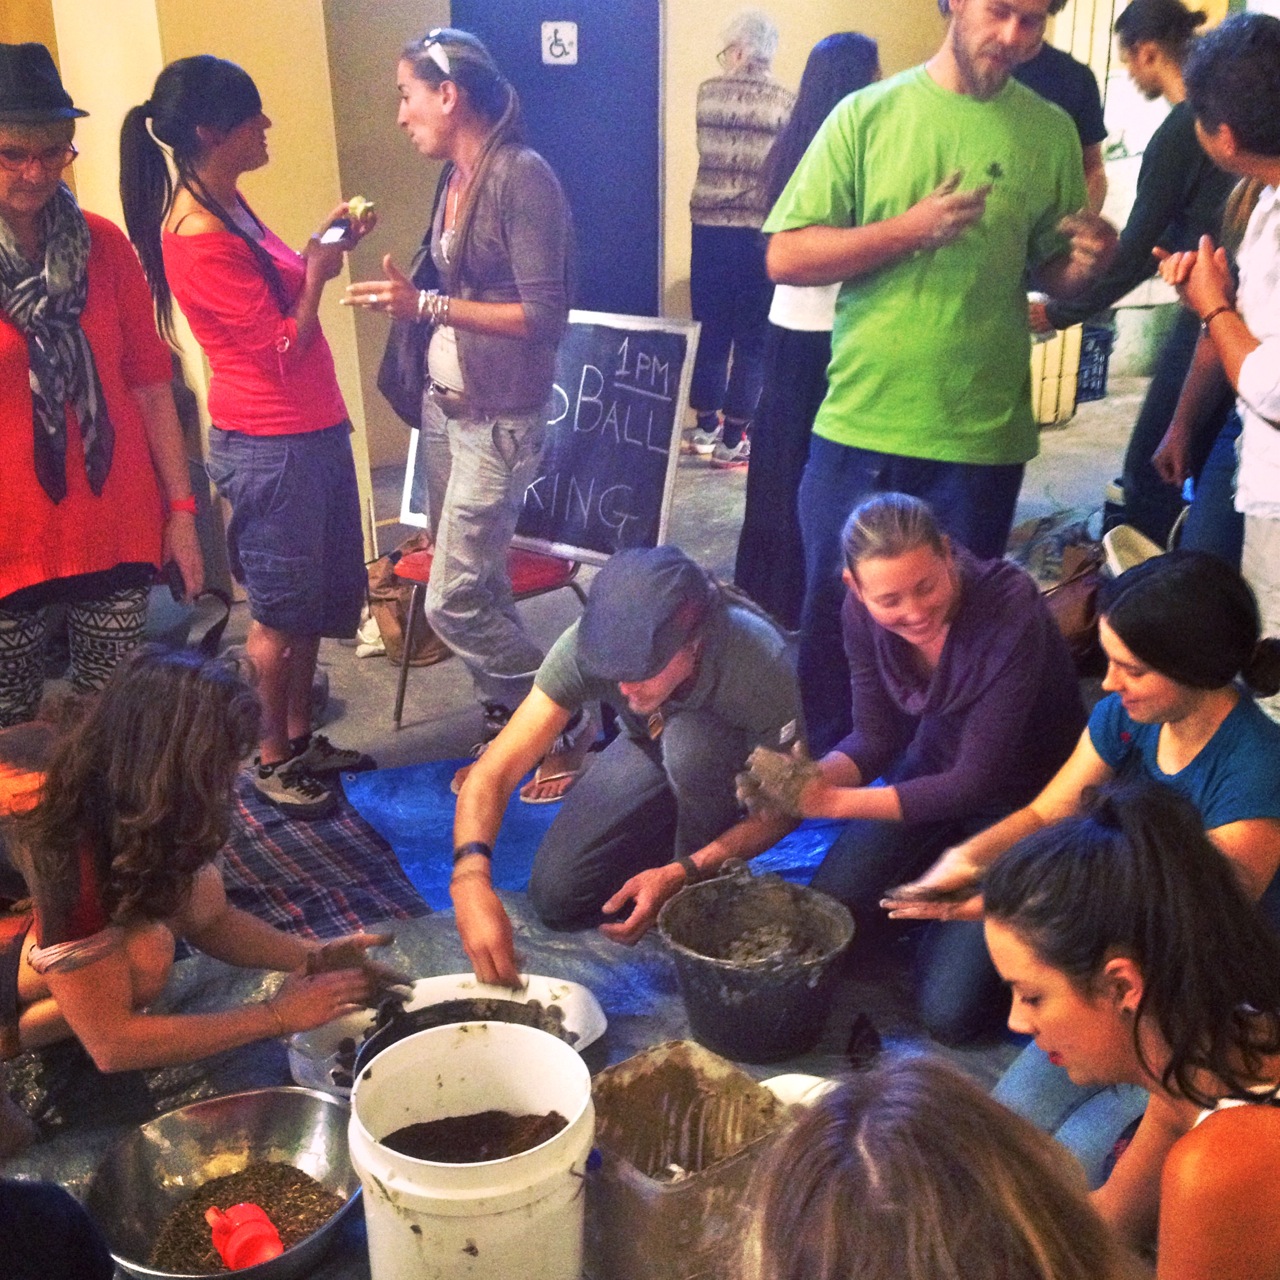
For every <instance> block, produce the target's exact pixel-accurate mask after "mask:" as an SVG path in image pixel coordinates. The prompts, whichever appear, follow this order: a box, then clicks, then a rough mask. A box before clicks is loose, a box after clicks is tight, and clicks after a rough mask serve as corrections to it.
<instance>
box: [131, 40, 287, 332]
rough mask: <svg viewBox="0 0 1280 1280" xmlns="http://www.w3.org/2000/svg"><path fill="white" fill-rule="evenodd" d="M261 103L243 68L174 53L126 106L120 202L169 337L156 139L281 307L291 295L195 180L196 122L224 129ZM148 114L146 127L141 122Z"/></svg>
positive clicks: (165, 193) (161, 160)
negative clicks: (249, 257) (142, 96)
mask: <svg viewBox="0 0 1280 1280" xmlns="http://www.w3.org/2000/svg"><path fill="white" fill-rule="evenodd" d="M261 110H262V99H261V97H259V95H258V89H257V86H256V85H255V84H254V83H253V80H252V79H251V78H250V77H249V74H248V72H246V71H244V70H243V69H242V68H241V67H238V66H236V64H235V63H234V62H227V61H226V60H225V59H223V58H215V57H213V56H212V55H210V54H199V55H197V56H195V57H192V58H179V59H178V60H177V61H176V62H171V63H170V64H169V65H168V66H167V67H165V69H164V70H163V71H162V72H161V73H160V75H159V76H158V77H157V79H156V83H155V87H154V89H153V90H152V92H151V98H150V101H148V102H144V103H142V104H141V105H140V106H136V107H132V108H130V110H129V112H128V114H127V115H126V116H125V118H124V125H123V126H122V127H121V130H120V203H121V204H122V205H123V206H124V222H125V226H126V227H127V228H128V230H129V238H130V239H131V240H132V241H133V243H134V247H135V248H136V249H137V251H138V257H139V258H140V259H141V261H142V269H143V271H144V272H146V276H147V283H148V284H149V285H150V286H151V296H152V298H153V299H154V300H155V305H156V316H157V318H158V320H159V323H160V329H161V332H163V333H164V335H165V336H166V337H167V338H169V339H170V341H172V340H173V336H174V332H173V295H172V293H171V292H170V290H169V281H168V279H167V278H166V277H165V273H164V257H163V254H162V252H161V237H160V231H161V227H162V226H163V225H164V219H165V215H166V214H167V213H168V211H169V206H170V205H171V204H172V203H173V196H174V183H173V175H172V174H171V173H170V171H169V164H168V161H167V160H166V158H165V154H164V151H163V150H162V149H161V147H160V146H159V145H158V144H157V141H156V140H157V139H159V141H160V142H162V143H164V144H165V146H167V147H168V148H169V149H170V151H171V152H172V155H173V166H174V169H175V170H176V171H177V177H178V185H179V186H181V187H185V188H186V189H187V190H188V191H190V192H191V194H192V196H194V197H195V199H196V201H197V202H198V203H199V204H200V205H201V206H203V207H204V208H205V209H207V210H208V211H209V212H210V213H211V214H213V216H214V217H215V218H217V219H218V220H219V221H220V222H221V223H222V224H223V225H224V226H225V227H226V229H227V230H228V231H229V232H231V234H232V235H234V236H238V237H239V238H240V239H241V240H243V241H244V243H245V244H246V245H248V247H249V252H250V253H252V254H253V258H254V261H255V262H256V263H257V265H258V269H259V270H260V271H261V272H262V277H263V279H264V280H265V281H266V283H267V288H268V289H270V291H271V296H272V298H273V299H274V300H275V303H276V305H277V306H278V307H279V308H280V311H281V313H282V314H284V313H286V312H287V311H288V310H289V307H290V305H291V301H290V298H289V296H288V293H287V291H286V289H285V286H284V281H283V280H282V279H281V278H280V272H279V271H278V270H277V269H276V265H275V263H274V262H273V261H272V260H271V255H270V254H268V253H267V251H266V250H265V249H264V248H263V247H262V245H261V244H259V243H258V242H257V241H256V240H255V239H253V237H252V236H250V235H249V234H248V233H247V232H245V231H244V229H243V228H242V227H240V226H239V225H238V224H237V222H236V221H235V219H234V218H232V216H231V214H230V212H229V211H228V210H226V209H224V208H223V207H222V205H221V203H220V202H219V201H218V200H216V199H215V198H214V197H213V195H212V194H211V193H210V192H209V191H208V189H207V188H206V187H205V185H204V183H203V182H201V181H200V177H199V175H198V174H197V173H196V167H195V165H196V159H197V157H198V156H199V154H200V151H201V142H200V138H199V135H198V134H197V132H196V130H197V129H198V128H200V127H201V126H205V127H206V128H212V129H218V130H220V131H222V132H224V133H225V132H229V131H230V130H231V129H234V128H235V127H236V126H237V125H239V124H243V123H244V121H246V120H249V119H251V118H252V117H253V116H256V115H258V114H259V112H261ZM148 120H150V121H151V127H150V128H149V129H148V127H147V121H148Z"/></svg>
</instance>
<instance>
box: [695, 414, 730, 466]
mask: <svg viewBox="0 0 1280 1280" xmlns="http://www.w3.org/2000/svg"><path fill="white" fill-rule="evenodd" d="M723 430H724V428H723V427H722V426H721V425H720V424H719V423H716V429H715V430H714V431H703V430H702V428H701V427H694V429H693V434H692V435H691V436H690V437H689V442H690V444H691V445H692V447H693V452H694V453H696V454H697V455H698V457H700V458H705V457H707V456H709V455H710V454H711V453H712V452H713V451H714V449H715V447H716V445H718V444H719V443H720V433H721V432H722V431H723Z"/></svg>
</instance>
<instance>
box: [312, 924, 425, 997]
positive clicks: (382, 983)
mask: <svg viewBox="0 0 1280 1280" xmlns="http://www.w3.org/2000/svg"><path fill="white" fill-rule="evenodd" d="M395 940H396V937H395V934H394V933H353V934H351V935H350V936H349V937H346V938H334V939H333V941H332V942H326V943H324V944H323V945H322V946H320V947H318V948H317V949H316V950H315V951H312V952H311V953H310V954H309V955H308V956H307V965H306V972H307V973H332V972H334V971H335V970H338V969H359V970H361V971H362V972H363V973H364V975H365V976H366V977H367V978H368V979H369V981H370V982H371V983H372V984H373V988H374V991H375V992H383V991H388V990H393V989H395V988H406V989H407V988H410V987H412V986H413V978H412V977H411V976H410V975H409V974H407V973H402V972H401V971H400V970H398V969H394V968H392V967H391V965H389V964H384V963H383V962H382V961H380V960H374V959H373V958H372V957H371V956H370V955H369V951H368V949H369V948H370V947H389V946H390V945H391V944H392V943H393V942H394V941H395Z"/></svg>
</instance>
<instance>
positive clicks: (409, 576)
mask: <svg viewBox="0 0 1280 1280" xmlns="http://www.w3.org/2000/svg"><path fill="white" fill-rule="evenodd" d="M431 556H432V552H431V550H430V549H427V550H426V551H410V552H409V553H408V554H407V555H404V556H401V558H400V560H399V562H398V563H397V564H396V566H395V570H394V572H395V575H396V577H397V578H399V579H400V580H401V581H403V582H411V583H412V584H413V595H412V597H411V598H410V600H409V621H408V623H407V624H406V626H405V635H404V657H403V658H401V660H400V680H399V683H398V684H397V685H396V709H395V715H394V717H393V718H394V720H395V726H396V728H397V729H398V728H400V717H401V715H402V714H403V712H404V690H405V685H406V684H407V683H408V680H409V655H410V654H411V653H412V652H413V633H414V631H415V630H416V628H417V626H418V620H419V618H420V617H421V615H422V597H423V594H424V593H425V591H426V589H427V580H428V579H429V578H430V577H431ZM581 567H582V566H581V564H580V563H579V562H578V561H577V560H565V559H562V558H561V557H560V556H548V555H544V554H543V553H542V552H540V551H525V550H522V549H521V548H518V547H512V548H511V549H510V550H509V551H508V552H507V573H508V575H509V576H510V578H511V593H512V595H513V596H514V597H515V598H516V600H517V601H519V600H531V599H533V597H534V596H545V595H548V594H549V593H550V592H552V591H559V590H560V589H561V587H568V588H569V590H570V591H572V592H573V594H574V595H576V596H577V597H578V602H579V603H580V604H581V605H582V606H583V607H584V608H585V607H586V603H587V593H586V592H585V591H583V589H582V585H581V583H579V582H578V581H577V577H578V570H579V569H580V568H581Z"/></svg>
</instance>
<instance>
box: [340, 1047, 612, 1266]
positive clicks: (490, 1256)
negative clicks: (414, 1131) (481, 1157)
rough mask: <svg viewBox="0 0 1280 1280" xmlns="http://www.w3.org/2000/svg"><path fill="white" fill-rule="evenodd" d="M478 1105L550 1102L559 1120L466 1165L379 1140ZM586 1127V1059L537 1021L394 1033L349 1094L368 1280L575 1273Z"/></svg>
mask: <svg viewBox="0 0 1280 1280" xmlns="http://www.w3.org/2000/svg"><path fill="white" fill-rule="evenodd" d="M489 1110H497V1111H509V1112H512V1113H513V1114H517V1115H519V1114H527V1115H540V1114H544V1113H546V1112H548V1111H558V1112H559V1113H560V1114H561V1115H562V1116H564V1117H565V1119H566V1120H567V1121H568V1124H567V1126H566V1127H565V1128H564V1129H562V1130H561V1131H560V1132H559V1133H558V1134H556V1135H555V1137H553V1138H551V1139H549V1140H548V1141H547V1142H544V1143H542V1145H541V1146H538V1147H534V1148H533V1149H532V1150H530V1151H525V1152H522V1153H521V1154H519V1155H515V1156H508V1157H506V1158H504V1159H501V1160H488V1161H483V1162H480V1163H476V1164H441V1163H437V1162H435V1161H431V1160H417V1159H414V1158H413V1157H411V1156H404V1155H400V1154H399V1153H398V1152H395V1151H391V1150H389V1149H388V1148H387V1147H384V1146H383V1145H382V1143H381V1141H380V1139H381V1138H383V1137H385V1136H386V1135H388V1134H390V1133H393V1132H394V1131H395V1130H397V1129H399V1128H402V1127H403V1126H405V1125H409V1124H417V1123H421V1122H425V1121H430V1120H439V1119H442V1118H444V1117H446V1116H461V1115H472V1114H475V1113H476V1112H480V1111H489ZM594 1135H595V1111H594V1109H593V1107H592V1103H591V1077H590V1075H589V1074H588V1072H587V1068H586V1066H585V1064H584V1063H583V1061H582V1059H581V1058H580V1057H579V1056H578V1054H577V1053H576V1052H575V1051H574V1050H573V1049H572V1048H571V1047H570V1046H569V1045H567V1044H565V1043H564V1042H563V1041H561V1040H558V1039H557V1038H556V1037H555V1036H552V1035H548V1034H547V1033H546V1032H545V1031H539V1030H537V1029H536V1028H533V1027H523V1026H518V1025H515V1024H512V1023H502V1022H466V1023H461V1024H457V1025H454V1026H447V1027H433V1028H431V1029H430V1030H428V1031H420V1032H418V1033H417V1034H416V1035H412V1036H408V1037H407V1038H405V1039H404V1040H399V1041H397V1042H396V1043H395V1044H393V1045H391V1046H390V1047H389V1048H387V1049H385V1050H384V1051H383V1052H382V1053H380V1054H379V1055H378V1056H377V1057H376V1058H375V1059H374V1060H373V1062H372V1063H370V1064H369V1066H368V1067H366V1068H365V1070H363V1071H362V1072H361V1073H360V1075H359V1076H358V1077H357V1079H356V1083H355V1088H354V1090H353V1092H352V1096H351V1123H350V1127H349V1130H348V1138H349V1143H350V1148H351V1163H352V1165H353V1166H354V1167H355V1169H356V1172H357V1173H358V1174H359V1175H360V1181H361V1183H362V1185H363V1187H364V1193H365V1202H364V1203H365V1222H366V1225H367V1227H368V1235H369V1264H370V1270H371V1272H372V1277H373V1280H455V1278H458V1277H467V1278H468V1280H514V1277H520V1280H578V1277H580V1276H581V1274H582V1230H583V1199H584V1194H583V1192H584V1185H585V1183H584V1179H585V1176H586V1164H587V1157H588V1155H589V1154H590V1151H591V1145H592V1142H593V1140H594Z"/></svg>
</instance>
